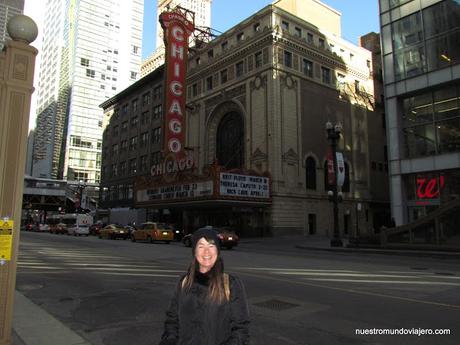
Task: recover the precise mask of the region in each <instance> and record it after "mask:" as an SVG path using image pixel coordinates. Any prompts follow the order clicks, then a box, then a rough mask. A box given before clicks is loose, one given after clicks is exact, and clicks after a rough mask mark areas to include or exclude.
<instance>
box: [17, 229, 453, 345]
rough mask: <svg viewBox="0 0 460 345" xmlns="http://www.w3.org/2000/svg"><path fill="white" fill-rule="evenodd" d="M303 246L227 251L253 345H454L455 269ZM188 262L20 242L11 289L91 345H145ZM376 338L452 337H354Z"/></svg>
mask: <svg viewBox="0 0 460 345" xmlns="http://www.w3.org/2000/svg"><path fill="white" fill-rule="evenodd" d="M305 239H306V238H304V237H290V238H282V239H279V240H277V239H261V238H255V239H247V240H244V239H243V240H242V242H241V243H240V245H239V246H238V247H236V248H235V249H233V250H223V257H224V260H225V266H226V271H227V272H229V273H233V274H236V275H238V276H239V277H240V278H241V279H242V280H243V282H244V284H245V286H246V291H247V294H248V300H249V306H250V311H251V318H252V324H251V344H255V345H290V344H292V345H294V344H295V345H319V344H321V345H322V344H324V345H344V344H373V345H377V344H379V345H381V344H391V345H395V344H443V345H449V344H452V345H454V344H458V343H459V340H460V324H459V322H458V320H460V263H459V262H458V260H455V259H448V258H446V259H442V258H430V257H413V256H411V257H409V256H396V255H382V254H360V253H342V252H319V251H313V250H305V249H300V248H296V247H295V246H296V245H298V244H300V243H302V241H304V242H305ZM190 259H191V249H190V248H186V247H184V246H183V245H182V244H181V243H177V242H174V243H171V244H169V245H166V244H163V243H158V244H150V243H132V242H130V241H123V240H116V241H114V240H101V239H98V238H96V237H92V236H90V237H70V236H65V235H52V234H48V233H29V232H24V231H23V232H22V233H21V243H20V249H19V260H18V271H17V282H16V288H17V290H18V291H20V292H21V293H22V294H24V295H25V296H27V297H28V298H29V299H31V300H32V301H33V302H34V303H35V304H37V305H39V306H40V307H41V308H44V309H45V310H46V311H47V312H49V313H50V314H52V315H53V316H54V317H56V318H57V319H58V320H60V321H61V322H63V323H64V324H65V325H67V326H68V327H70V328H71V329H72V330H74V331H75V332H77V333H78V334H79V335H80V336H82V337H83V338H85V339H86V340H87V341H88V342H89V343H91V344H93V345H103V344H104V345H121V344H123V345H126V344H133V345H144V344H145V345H147V344H149V345H152V344H157V343H159V340H160V337H161V333H162V329H163V321H164V318H165V310H166V308H167V306H168V303H169V300H170V298H171V295H172V290H173V289H174V286H175V284H176V281H177V278H178V276H179V275H181V274H182V273H183V272H185V270H186V267H187V265H188V263H189V261H190ZM30 317H31V318H33V317H34V316H33V315H31V316H30ZM374 328H376V329H391V330H393V329H398V330H401V329H407V330H409V331H410V330H413V328H414V329H417V330H418V329H419V328H422V329H430V330H433V331H434V330H435V329H449V330H450V333H451V334H450V335H422V336H417V335H393V336H390V335H387V336H384V335H357V334H356V330H363V331H364V329H374Z"/></svg>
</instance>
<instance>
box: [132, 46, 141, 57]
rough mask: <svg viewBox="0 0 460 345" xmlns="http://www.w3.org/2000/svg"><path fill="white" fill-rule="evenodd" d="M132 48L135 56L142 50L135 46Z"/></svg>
mask: <svg viewBox="0 0 460 345" xmlns="http://www.w3.org/2000/svg"><path fill="white" fill-rule="evenodd" d="M131 47H132V53H133V54H136V55H137V54H139V50H140V49H139V47H138V46H135V45H133V46H131Z"/></svg>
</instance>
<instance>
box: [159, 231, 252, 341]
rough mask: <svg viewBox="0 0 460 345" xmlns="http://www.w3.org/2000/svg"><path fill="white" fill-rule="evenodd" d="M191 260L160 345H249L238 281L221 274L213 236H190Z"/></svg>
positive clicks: (199, 233) (245, 308) (245, 307)
mask: <svg viewBox="0 0 460 345" xmlns="http://www.w3.org/2000/svg"><path fill="white" fill-rule="evenodd" d="M192 248H193V252H192V253H193V260H192V263H191V264H190V266H189V269H188V272H187V274H186V275H185V276H183V277H182V278H181V279H180V280H179V282H178V284H177V287H176V290H175V293H174V297H173V299H172V301H171V304H170V307H169V310H168V311H167V312H166V316H167V318H166V322H165V330H164V333H163V336H162V337H161V339H162V341H161V343H160V345H246V344H249V330H248V327H249V311H248V305H247V301H246V293H245V290H244V287H243V284H242V283H241V281H240V280H239V279H238V278H236V277H234V276H232V275H228V274H226V273H224V263H223V260H222V258H221V256H220V247H219V239H218V237H217V232H216V231H214V230H213V229H212V228H201V229H198V230H197V231H196V232H195V233H194V234H193V236H192Z"/></svg>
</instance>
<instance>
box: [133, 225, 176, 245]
mask: <svg viewBox="0 0 460 345" xmlns="http://www.w3.org/2000/svg"><path fill="white" fill-rule="evenodd" d="M172 240H174V233H173V229H172V228H171V227H170V226H169V225H168V224H165V223H156V222H146V223H142V224H141V226H140V228H139V229H137V230H134V231H133V232H132V233H131V241H133V242H136V241H148V242H151V243H153V242H155V241H164V242H166V243H169V242H171V241H172Z"/></svg>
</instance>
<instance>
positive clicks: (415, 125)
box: [401, 84, 460, 158]
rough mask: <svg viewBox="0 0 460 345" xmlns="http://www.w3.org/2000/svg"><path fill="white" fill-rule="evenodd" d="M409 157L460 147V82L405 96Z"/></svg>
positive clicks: (403, 100) (404, 131)
mask: <svg viewBox="0 0 460 345" xmlns="http://www.w3.org/2000/svg"><path fill="white" fill-rule="evenodd" d="M401 103H402V108H403V115H402V117H403V127H404V128H403V137H404V143H405V155H406V157H407V158H410V157H418V156H428V155H435V154H442V153H448V152H458V151H460V85H459V84H457V85H449V86H445V87H442V88H439V89H436V90H434V91H429V92H424V93H419V94H417V95H413V96H411V97H406V98H404V99H402V100H401Z"/></svg>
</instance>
